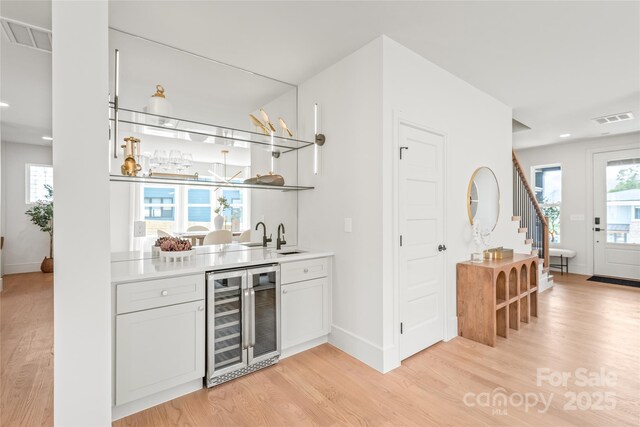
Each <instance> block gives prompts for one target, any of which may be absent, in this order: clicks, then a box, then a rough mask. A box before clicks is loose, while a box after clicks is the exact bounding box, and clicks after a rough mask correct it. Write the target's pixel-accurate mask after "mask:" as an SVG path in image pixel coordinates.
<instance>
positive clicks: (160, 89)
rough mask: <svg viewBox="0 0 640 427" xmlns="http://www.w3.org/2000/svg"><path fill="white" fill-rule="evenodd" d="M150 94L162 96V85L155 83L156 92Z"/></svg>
mask: <svg viewBox="0 0 640 427" xmlns="http://www.w3.org/2000/svg"><path fill="white" fill-rule="evenodd" d="M152 96H159V97H160V98H164V97H165V96H164V88H163V87H162V85H156V93H154V94H153V95H152Z"/></svg>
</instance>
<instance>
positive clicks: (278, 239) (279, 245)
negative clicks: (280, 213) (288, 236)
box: [276, 223, 287, 250]
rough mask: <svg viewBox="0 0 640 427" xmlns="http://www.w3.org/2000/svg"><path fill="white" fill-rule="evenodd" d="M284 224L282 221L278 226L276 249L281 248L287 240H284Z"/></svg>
mask: <svg viewBox="0 0 640 427" xmlns="http://www.w3.org/2000/svg"><path fill="white" fill-rule="evenodd" d="M280 229H282V238H280ZM284 233H285V231H284V224H283V223H280V225H279V226H278V238H277V239H276V250H280V249H281V248H282V245H286V244H287V241H286V240H284Z"/></svg>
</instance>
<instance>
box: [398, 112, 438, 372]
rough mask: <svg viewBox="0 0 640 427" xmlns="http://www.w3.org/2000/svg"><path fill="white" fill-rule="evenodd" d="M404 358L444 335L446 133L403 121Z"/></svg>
mask: <svg viewBox="0 0 640 427" xmlns="http://www.w3.org/2000/svg"><path fill="white" fill-rule="evenodd" d="M399 151H400V155H399V158H400V160H399V178H400V180H399V203H400V205H399V209H398V211H399V221H400V223H399V230H400V235H401V243H400V252H399V275H398V278H399V296H400V304H399V305H400V313H399V314H400V322H401V324H400V331H401V334H400V359H401V360H402V359H406V358H407V357H409V356H411V355H412V354H415V353H417V352H419V351H421V350H423V349H425V348H427V347H429V346H430V345H433V344H435V343H436V342H438V341H441V340H442V339H443V338H444V262H445V257H444V252H443V251H441V250H442V249H444V248H442V247H440V249H441V250H439V249H438V247H439V246H440V245H442V244H444V194H443V193H444V138H443V136H442V135H438V134H436V133H433V132H429V131H427V130H424V129H420V128H417V127H413V126H410V125H406V124H401V125H400V150H399Z"/></svg>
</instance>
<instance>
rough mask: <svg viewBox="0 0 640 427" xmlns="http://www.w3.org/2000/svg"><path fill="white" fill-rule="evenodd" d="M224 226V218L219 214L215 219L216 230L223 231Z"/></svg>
mask: <svg viewBox="0 0 640 427" xmlns="http://www.w3.org/2000/svg"><path fill="white" fill-rule="evenodd" d="M223 226H224V217H223V216H222V215H220V214H217V215H216V216H215V217H213V227H214V228H215V229H216V230H222V227H223Z"/></svg>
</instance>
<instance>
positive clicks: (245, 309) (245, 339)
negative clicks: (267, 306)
mask: <svg viewBox="0 0 640 427" xmlns="http://www.w3.org/2000/svg"><path fill="white" fill-rule="evenodd" d="M242 304H243V305H242V315H243V319H242V323H243V324H242V349H243V350H246V349H247V348H248V347H249V329H250V327H251V326H250V325H249V319H248V315H249V310H251V307H249V306H248V305H249V291H247V290H244V291H242Z"/></svg>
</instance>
